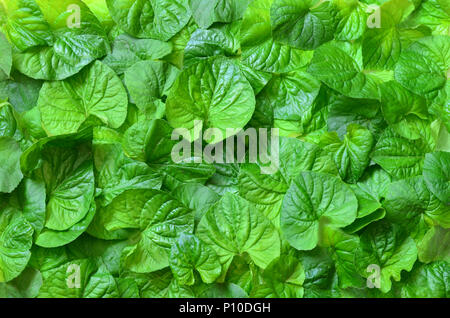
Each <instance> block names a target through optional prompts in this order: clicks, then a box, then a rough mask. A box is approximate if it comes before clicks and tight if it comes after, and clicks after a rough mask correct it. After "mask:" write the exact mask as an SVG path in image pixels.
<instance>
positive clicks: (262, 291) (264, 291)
mask: <svg viewBox="0 0 450 318" xmlns="http://www.w3.org/2000/svg"><path fill="white" fill-rule="evenodd" d="M262 280H263V282H262V283H261V284H258V285H256V286H254V287H253V289H252V291H251V294H250V296H251V297H256V298H302V297H303V286H302V285H303V282H304V280H305V271H304V269H303V266H302V264H301V263H300V261H299V260H298V259H297V258H295V257H293V256H291V255H283V256H280V257H279V258H277V259H275V260H273V261H272V262H271V263H270V264H269V266H267V268H266V269H265V270H264V272H263V273H262Z"/></svg>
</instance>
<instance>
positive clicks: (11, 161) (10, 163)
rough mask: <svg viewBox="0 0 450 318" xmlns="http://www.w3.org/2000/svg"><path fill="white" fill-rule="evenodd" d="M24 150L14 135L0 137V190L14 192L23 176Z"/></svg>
mask: <svg viewBox="0 0 450 318" xmlns="http://www.w3.org/2000/svg"><path fill="white" fill-rule="evenodd" d="M21 155H22V150H21V149H20V145H19V143H18V142H17V141H15V140H14V139H13V138H12V137H0V158H1V160H2V161H3V163H2V165H1V166H0V192H7V193H10V192H12V191H13V190H14V189H15V188H16V187H17V186H18V185H19V183H20V181H21V180H22V178H23V174H22V171H21V170H20V156H21Z"/></svg>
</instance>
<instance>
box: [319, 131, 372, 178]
mask: <svg viewBox="0 0 450 318" xmlns="http://www.w3.org/2000/svg"><path fill="white" fill-rule="evenodd" d="M373 144H374V138H373V136H372V134H371V133H370V131H369V130H368V129H367V128H363V127H361V126H358V125H356V124H350V125H348V126H347V134H346V135H345V137H344V139H343V140H340V139H339V137H338V135H337V134H336V133H335V132H331V133H327V134H324V135H322V136H321V137H320V146H321V147H322V148H323V149H324V150H325V151H327V152H329V153H330V154H331V156H332V158H333V160H334V162H335V164H336V166H337V167H338V170H339V175H340V176H341V178H342V180H344V181H346V182H348V183H356V182H357V181H358V180H359V178H361V176H362V175H363V173H364V170H365V169H366V167H367V166H368V165H369V154H370V152H371V150H372V147H373Z"/></svg>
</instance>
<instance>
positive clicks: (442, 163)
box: [423, 151, 450, 205]
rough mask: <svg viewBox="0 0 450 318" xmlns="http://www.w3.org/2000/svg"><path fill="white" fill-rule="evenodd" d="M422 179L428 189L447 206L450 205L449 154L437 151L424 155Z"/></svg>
mask: <svg viewBox="0 0 450 318" xmlns="http://www.w3.org/2000/svg"><path fill="white" fill-rule="evenodd" d="M423 177H424V179H425V183H426V184H427V186H428V189H429V190H430V191H431V192H432V193H433V194H434V195H435V196H436V197H438V198H439V200H441V201H442V202H443V203H444V204H447V205H448V204H449V203H450V153H448V152H444V151H437V152H433V153H428V154H426V155H425V162H424V167H423Z"/></svg>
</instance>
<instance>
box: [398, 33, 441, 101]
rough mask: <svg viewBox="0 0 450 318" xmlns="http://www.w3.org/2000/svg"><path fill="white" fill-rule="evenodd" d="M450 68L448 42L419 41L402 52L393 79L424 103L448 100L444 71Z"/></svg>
mask: <svg viewBox="0 0 450 318" xmlns="http://www.w3.org/2000/svg"><path fill="white" fill-rule="evenodd" d="M449 67H450V38H449V37H448V36H432V37H425V38H422V39H420V40H418V41H416V42H414V43H413V44H411V45H410V46H409V47H408V48H406V49H405V50H404V51H402V54H401V55H400V58H399V60H398V63H397V64H396V67H395V79H396V80H397V82H399V83H400V84H402V85H403V86H404V87H406V88H407V89H409V90H410V91H412V92H414V93H416V94H418V95H421V96H425V97H426V98H427V99H435V98H437V99H442V100H443V101H445V99H446V98H448V96H447V94H446V90H447V89H448V88H447V87H448V85H449V84H448V81H447V71H448V69H449Z"/></svg>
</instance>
